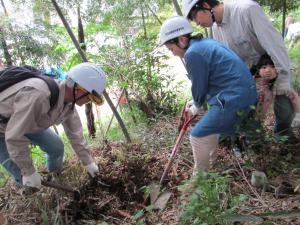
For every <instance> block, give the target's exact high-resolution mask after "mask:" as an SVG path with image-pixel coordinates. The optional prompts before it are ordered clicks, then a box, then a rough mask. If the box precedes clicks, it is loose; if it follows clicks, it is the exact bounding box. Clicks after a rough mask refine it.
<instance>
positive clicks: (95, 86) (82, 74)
mask: <svg viewBox="0 0 300 225" xmlns="http://www.w3.org/2000/svg"><path fill="white" fill-rule="evenodd" d="M67 75H68V77H69V78H70V79H72V80H73V81H74V82H75V83H77V84H78V85H80V86H81V87H82V88H84V89H85V90H86V91H88V92H89V93H92V94H94V93H96V94H98V95H102V93H103V91H104V89H105V85H106V75H105V73H104V71H103V70H102V69H101V68H100V67H99V66H97V65H94V64H91V63H88V62H84V63H80V64H78V65H76V66H75V67H73V68H72V69H71V70H70V71H69V72H68V74H67Z"/></svg>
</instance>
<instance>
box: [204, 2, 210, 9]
mask: <svg viewBox="0 0 300 225" xmlns="http://www.w3.org/2000/svg"><path fill="white" fill-rule="evenodd" d="M202 7H203V8H205V9H210V8H211V6H210V5H209V4H208V3H207V2H202Z"/></svg>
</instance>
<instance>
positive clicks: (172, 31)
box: [160, 16, 257, 172]
mask: <svg viewBox="0 0 300 225" xmlns="http://www.w3.org/2000/svg"><path fill="white" fill-rule="evenodd" d="M192 32H193V30H192V26H191V24H190V23H189V21H188V20H187V19H186V18H184V17H181V16H175V17H171V18H169V19H167V20H166V21H165V22H164V23H163V25H162V27H161V30H160V44H161V45H165V46H166V47H167V48H168V49H169V50H170V51H171V52H172V53H173V54H174V55H175V56H179V57H180V58H183V59H184V61H185V63H186V69H187V72H188V75H187V76H188V78H189V79H190V80H191V82H192V87H191V90H192V96H193V102H192V104H191V103H188V104H187V106H186V111H188V113H189V116H192V115H196V114H198V113H199V108H200V106H201V105H202V104H203V103H204V102H205V101H207V103H208V105H209V110H208V111H207V112H206V113H205V115H204V116H203V117H202V118H201V119H200V121H199V122H198V123H197V124H196V125H195V127H194V128H193V129H192V132H191V135H190V143H191V145H192V150H193V156H194V163H195V167H194V172H196V171H197V170H204V171H207V170H208V169H209V168H210V166H211V165H212V164H213V162H214V160H215V159H216V154H215V153H216V149H217V147H218V138H219V135H220V134H233V133H234V132H235V131H236V125H237V120H238V112H239V111H245V112H249V111H250V109H251V108H252V107H251V106H253V105H255V104H256V101H257V93H256V87H255V81H254V80H253V78H252V75H251V73H250V72H249V69H248V68H247V66H246V64H245V63H244V62H243V61H242V60H241V59H240V58H239V57H238V56H237V55H236V54H235V53H234V52H233V51H231V50H230V49H228V48H227V47H225V46H224V45H223V44H221V43H219V42H217V41H215V40H212V39H207V38H202V37H200V36H199V35H198V36H192V35H191V33H192Z"/></svg>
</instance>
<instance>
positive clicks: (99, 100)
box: [77, 85, 104, 105]
mask: <svg viewBox="0 0 300 225" xmlns="http://www.w3.org/2000/svg"><path fill="white" fill-rule="evenodd" d="M77 87H78V88H79V89H80V90H82V91H84V92H86V95H87V96H88V97H89V99H90V100H91V102H93V103H94V104H96V105H103V103H104V98H103V96H102V95H99V94H98V93H97V92H96V91H94V90H93V91H92V93H89V92H88V91H87V90H85V89H84V88H82V87H81V86H79V85H77Z"/></svg>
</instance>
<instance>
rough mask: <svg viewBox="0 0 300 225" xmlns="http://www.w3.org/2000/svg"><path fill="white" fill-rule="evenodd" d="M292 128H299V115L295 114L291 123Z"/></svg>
mask: <svg viewBox="0 0 300 225" xmlns="http://www.w3.org/2000/svg"><path fill="white" fill-rule="evenodd" d="M292 127H300V113H296V115H295V118H294V120H293V122H292Z"/></svg>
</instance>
